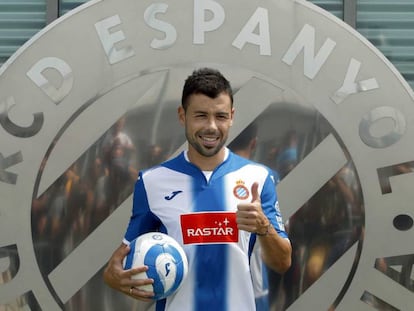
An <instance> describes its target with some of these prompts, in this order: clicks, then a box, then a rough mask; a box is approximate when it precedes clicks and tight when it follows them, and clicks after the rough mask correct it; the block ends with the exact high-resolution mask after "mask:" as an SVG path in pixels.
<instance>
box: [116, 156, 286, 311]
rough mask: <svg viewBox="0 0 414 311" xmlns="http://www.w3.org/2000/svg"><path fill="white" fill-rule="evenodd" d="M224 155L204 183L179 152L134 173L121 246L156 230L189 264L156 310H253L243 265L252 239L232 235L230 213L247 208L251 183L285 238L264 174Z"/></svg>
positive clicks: (268, 174) (248, 163)
mask: <svg viewBox="0 0 414 311" xmlns="http://www.w3.org/2000/svg"><path fill="white" fill-rule="evenodd" d="M227 152H228V156H227V157H226V159H225V161H223V162H222V163H221V164H220V165H219V166H218V167H217V168H216V169H215V170H214V171H213V173H212V174H211V176H210V178H209V179H208V180H207V178H206V177H205V175H204V174H203V172H202V171H201V170H200V169H199V168H198V167H196V166H195V165H193V164H192V163H190V162H189V161H188V160H187V159H186V157H185V154H184V153H181V154H180V155H178V156H177V157H176V158H173V159H172V160H169V161H167V162H165V163H162V164H161V165H159V166H157V167H154V168H151V169H149V170H146V171H144V172H140V174H139V177H138V179H137V181H136V184H135V190H134V199H133V210H132V216H131V219H130V222H129V225H128V228H127V231H126V234H125V237H124V242H125V243H129V242H130V241H132V240H133V239H134V238H136V237H137V236H139V235H141V234H143V233H146V232H150V231H161V232H164V233H167V234H168V235H170V236H172V237H173V238H174V239H176V240H177V241H178V242H179V243H180V244H181V245H182V246H183V248H184V250H185V252H186V255H187V257H188V262H189V269H188V275H187V278H186V279H185V281H184V282H183V284H182V286H181V288H180V289H179V290H178V291H177V292H176V293H175V294H173V295H171V296H169V297H167V298H166V299H164V300H160V301H157V306H156V310H168V311H203V310H215V311H239V310H255V302H254V290H253V285H252V279H251V275H250V268H249V260H250V255H251V253H252V250H253V248H254V243H256V237H255V235H254V234H251V233H250V232H247V231H242V230H238V229H237V224H236V214H235V212H236V210H237V204H238V203H241V202H251V200H252V196H251V187H252V184H253V183H254V182H258V184H259V193H260V197H261V204H262V208H263V211H264V213H265V214H266V216H267V217H268V218H269V220H270V221H271V223H272V225H273V226H274V228H275V229H276V231H277V232H278V233H279V235H280V236H282V237H285V238H287V234H286V232H285V230H284V226H283V222H282V217H281V215H280V211H279V208H278V200H277V194H276V190H275V180H274V177H273V174H272V171H271V170H270V169H268V168H267V167H265V166H263V165H260V164H257V163H255V162H252V161H250V160H247V159H244V158H242V157H240V156H238V155H236V154H234V153H232V152H230V151H228V150H227ZM257 243H258V242H257Z"/></svg>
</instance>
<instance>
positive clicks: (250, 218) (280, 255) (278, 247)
mask: <svg viewBox="0 0 414 311" xmlns="http://www.w3.org/2000/svg"><path fill="white" fill-rule="evenodd" d="M251 192H252V202H251V203H242V204H239V205H238V206H237V209H238V210H237V213H236V219H237V224H238V228H239V229H240V230H245V231H249V232H252V233H256V234H257V236H258V240H259V243H260V245H261V248H262V258H263V261H264V262H265V263H266V265H267V266H268V267H269V268H271V269H272V270H274V271H276V272H278V273H284V272H286V270H287V269H289V267H290V265H291V256H292V247H291V244H290V241H289V240H288V239H287V238H284V237H282V236H280V235H279V234H278V233H277V231H276V229H275V228H274V227H273V225H272V224H271V222H270V220H269V219H268V218H267V216H266V215H265V214H264V212H263V209H262V204H261V201H260V194H259V191H258V183H254V184H253V185H252V189H251Z"/></svg>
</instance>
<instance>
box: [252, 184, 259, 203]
mask: <svg viewBox="0 0 414 311" xmlns="http://www.w3.org/2000/svg"><path fill="white" fill-rule="evenodd" d="M251 191H252V203H253V202H257V201H259V202H260V194H259V184H258V183H257V182H254V183H253V185H252V189H251Z"/></svg>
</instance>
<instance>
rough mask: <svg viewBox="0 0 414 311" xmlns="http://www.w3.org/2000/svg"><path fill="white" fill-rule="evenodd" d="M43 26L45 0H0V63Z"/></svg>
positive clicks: (44, 22)
mask: <svg viewBox="0 0 414 311" xmlns="http://www.w3.org/2000/svg"><path fill="white" fill-rule="evenodd" d="M45 26H46V1H45V0H31V1H30V0H24V1H23V0H15V1H13V3H11V1H10V0H0V64H2V63H4V62H5V61H6V60H7V58H9V57H10V56H11V55H12V54H13V53H14V52H15V51H16V50H17V49H18V48H19V47H20V46H21V45H22V44H24V43H25V42H26V41H27V40H28V39H30V38H31V37H32V36H33V35H34V34H36V33H37V32H38V31H39V30H40V29H42V28H43V27H45Z"/></svg>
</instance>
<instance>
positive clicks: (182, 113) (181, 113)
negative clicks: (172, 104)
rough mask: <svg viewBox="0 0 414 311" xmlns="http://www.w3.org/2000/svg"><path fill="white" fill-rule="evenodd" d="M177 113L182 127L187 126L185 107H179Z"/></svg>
mask: <svg viewBox="0 0 414 311" xmlns="http://www.w3.org/2000/svg"><path fill="white" fill-rule="evenodd" d="M177 113H178V120H179V121H180V123H181V125H185V110H184V108H183V106H178V109H177Z"/></svg>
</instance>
